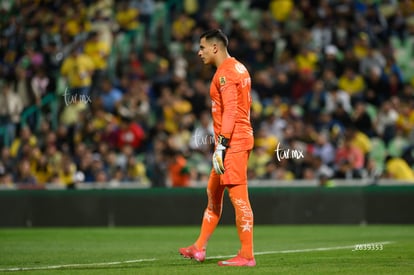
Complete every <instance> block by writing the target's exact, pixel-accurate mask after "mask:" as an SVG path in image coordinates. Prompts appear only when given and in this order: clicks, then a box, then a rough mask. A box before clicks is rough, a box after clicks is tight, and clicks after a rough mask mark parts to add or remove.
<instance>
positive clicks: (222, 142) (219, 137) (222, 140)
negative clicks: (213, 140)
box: [218, 135, 230, 148]
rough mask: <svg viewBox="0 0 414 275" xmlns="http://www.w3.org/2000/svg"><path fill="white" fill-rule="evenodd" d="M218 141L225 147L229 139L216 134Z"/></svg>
mask: <svg viewBox="0 0 414 275" xmlns="http://www.w3.org/2000/svg"><path fill="white" fill-rule="evenodd" d="M218 143H219V144H221V145H223V146H224V147H226V148H227V147H229V143H230V139H228V138H225V137H224V136H223V135H219V136H218Z"/></svg>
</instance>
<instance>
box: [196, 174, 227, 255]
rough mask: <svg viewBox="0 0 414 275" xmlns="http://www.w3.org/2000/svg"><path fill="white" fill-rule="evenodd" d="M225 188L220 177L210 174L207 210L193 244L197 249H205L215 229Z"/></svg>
mask: <svg viewBox="0 0 414 275" xmlns="http://www.w3.org/2000/svg"><path fill="white" fill-rule="evenodd" d="M224 188H225V186H223V185H221V184H220V176H219V175H217V174H216V173H215V172H214V171H212V172H211V174H210V178H209V181H208V185H207V198H208V203H207V208H206V209H205V210H204V216H203V221H202V224H201V231H200V235H199V237H198V239H197V241H196V242H195V246H196V247H197V248H198V249H205V248H206V247H207V242H208V240H209V239H210V237H211V235H212V234H213V232H214V230H215V229H216V227H217V224H218V222H219V220H220V217H221V211H222V208H223V194H224Z"/></svg>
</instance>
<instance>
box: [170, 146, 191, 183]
mask: <svg viewBox="0 0 414 275" xmlns="http://www.w3.org/2000/svg"><path fill="white" fill-rule="evenodd" d="M166 155H167V163H168V172H169V177H170V179H171V186H172V187H189V186H190V184H191V181H190V171H189V167H188V166H187V160H186V159H185V157H184V156H183V155H182V154H181V153H180V152H178V151H176V150H174V149H169V150H168V151H167V152H166Z"/></svg>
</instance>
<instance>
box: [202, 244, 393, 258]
mask: <svg viewBox="0 0 414 275" xmlns="http://www.w3.org/2000/svg"><path fill="white" fill-rule="evenodd" d="M391 243H393V242H390V241H384V242H375V243H366V244H364V243H361V244H354V245H346V246H332V247H317V248H305V249H291V250H276V251H263V252H255V253H254V255H255V256H257V255H268V254H288V253H306V252H314V251H330V250H342V249H355V247H356V246H357V245H361V246H365V245H386V244H391ZM234 256H236V255H221V256H210V257H206V258H207V259H222V258H231V257H234Z"/></svg>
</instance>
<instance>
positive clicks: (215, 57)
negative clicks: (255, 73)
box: [179, 30, 256, 266]
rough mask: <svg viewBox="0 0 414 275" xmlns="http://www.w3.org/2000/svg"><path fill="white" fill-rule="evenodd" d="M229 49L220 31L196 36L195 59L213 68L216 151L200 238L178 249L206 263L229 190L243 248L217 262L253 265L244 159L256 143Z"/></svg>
mask: <svg viewBox="0 0 414 275" xmlns="http://www.w3.org/2000/svg"><path fill="white" fill-rule="evenodd" d="M227 46H228V39H227V36H226V35H225V34H224V33H223V32H222V31H221V30H210V31H207V32H205V33H203V34H202V35H201V36H200V49H199V52H198V55H199V56H200V58H201V60H202V61H203V62H204V64H211V65H214V66H215V67H216V68H217V70H216V73H215V75H214V77H213V80H212V83H211V86H210V97H211V100H212V106H211V107H212V110H211V111H212V116H213V124H214V133H215V142H216V147H215V152H214V154H213V159H212V162H213V169H212V170H211V173H210V178H209V181H208V185H207V196H208V204H207V208H206V209H205V211H204V217H203V220H202V225H201V231H200V235H199V237H198V239H197V240H196V242H195V243H194V244H193V245H191V246H189V247H185V248H180V249H179V252H180V254H181V255H183V256H184V257H185V258H192V259H195V260H197V261H199V262H202V261H204V260H205V255H206V248H207V242H208V240H209V238H210V237H211V235H212V234H213V232H214V230H215V228H216V226H217V224H218V222H219V219H220V216H221V211H222V206H223V194H224V190H225V188H227V190H228V193H229V197H230V200H231V202H232V204H233V207H234V210H235V215H236V226H237V232H238V235H239V239H240V243H241V248H240V250H239V252H238V254H237V256H236V257H234V258H232V259H229V260H225V261H220V262H219V263H218V264H219V265H220V266H255V265H256V261H255V259H254V254H253V212H252V209H251V206H250V201H249V196H248V187H247V161H248V158H249V153H250V151H251V149H252V148H253V142H254V140H253V130H252V127H251V124H250V105H251V95H250V86H251V80H250V75H249V72H248V71H247V69H246V67H245V66H244V65H242V64H241V63H240V62H238V61H237V60H236V59H235V58H233V57H231V56H230V55H229V53H228V50H227Z"/></svg>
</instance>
